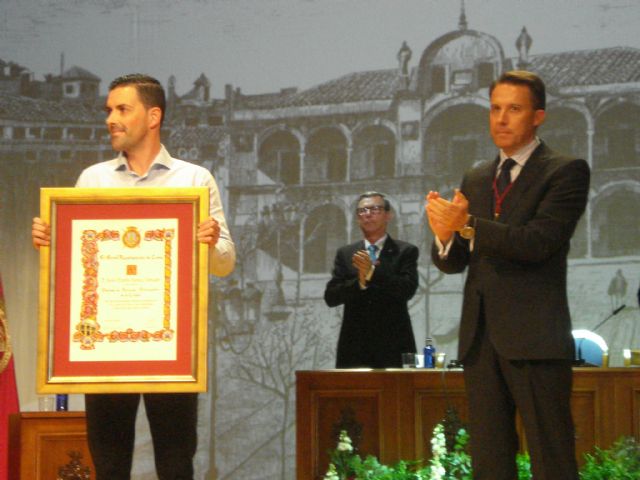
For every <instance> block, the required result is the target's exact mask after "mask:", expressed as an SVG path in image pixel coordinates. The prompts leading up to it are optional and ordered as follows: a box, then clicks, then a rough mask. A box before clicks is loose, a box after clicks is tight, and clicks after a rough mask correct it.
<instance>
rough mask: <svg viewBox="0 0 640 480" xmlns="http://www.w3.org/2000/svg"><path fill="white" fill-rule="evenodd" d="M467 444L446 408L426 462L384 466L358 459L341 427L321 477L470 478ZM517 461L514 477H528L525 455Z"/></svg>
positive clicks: (363, 479) (525, 479) (390, 479)
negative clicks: (430, 455)
mask: <svg viewBox="0 0 640 480" xmlns="http://www.w3.org/2000/svg"><path fill="white" fill-rule="evenodd" d="M468 445H469V434H468V433H467V431H466V429H465V428H464V427H463V426H462V424H461V422H460V421H459V419H458V418H457V414H456V413H455V412H453V413H452V412H447V416H446V417H445V419H444V421H443V422H442V423H439V424H437V425H436V426H435V428H434V429H433V436H432V438H431V452H432V457H431V459H430V460H429V461H428V463H426V464H424V462H422V461H404V460H403V461H400V462H398V463H397V464H395V465H392V466H387V465H382V464H380V462H379V461H378V459H377V458H375V457H374V456H372V455H369V456H367V457H366V458H365V459H364V460H362V458H361V457H360V456H359V455H358V454H357V453H356V452H355V449H354V447H353V443H352V441H351V439H350V438H349V436H348V434H347V432H346V431H344V430H342V431H341V432H340V435H339V438H338V445H337V447H336V449H335V450H334V451H332V452H331V453H330V464H329V468H328V470H327V473H326V474H325V476H324V480H472V479H473V471H472V468H471V456H470V455H469V453H468V451H467V448H468ZM517 461H518V480H529V479H531V473H530V466H529V457H528V456H527V455H519V456H518V459H517Z"/></svg>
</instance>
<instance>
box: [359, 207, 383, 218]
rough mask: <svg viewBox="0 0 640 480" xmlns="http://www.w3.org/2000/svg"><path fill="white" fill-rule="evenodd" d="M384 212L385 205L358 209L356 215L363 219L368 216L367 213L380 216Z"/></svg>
mask: <svg viewBox="0 0 640 480" xmlns="http://www.w3.org/2000/svg"><path fill="white" fill-rule="evenodd" d="M382 211H384V205H372V206H370V207H360V208H356V215H358V216H359V217H362V216H363V215H366V214H367V213H371V214H373V215H378V214H380V213H382Z"/></svg>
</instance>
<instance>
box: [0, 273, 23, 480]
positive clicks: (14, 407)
mask: <svg viewBox="0 0 640 480" xmlns="http://www.w3.org/2000/svg"><path fill="white" fill-rule="evenodd" d="M19 410H20V405H19V403H18V389H17V387H16V374H15V370H14V366H13V356H12V349H11V338H10V337H9V325H8V322H7V317H6V315H5V304H4V292H3V290H2V278H0V480H7V478H8V476H9V415H11V414H12V413H17V412H18V411H19Z"/></svg>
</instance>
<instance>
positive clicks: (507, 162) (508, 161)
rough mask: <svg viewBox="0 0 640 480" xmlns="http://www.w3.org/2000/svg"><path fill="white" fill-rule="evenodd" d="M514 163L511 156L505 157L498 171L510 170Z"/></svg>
mask: <svg viewBox="0 0 640 480" xmlns="http://www.w3.org/2000/svg"><path fill="white" fill-rule="evenodd" d="M515 164H516V161H515V160H514V159H513V158H506V159H505V161H504V162H503V163H502V167H500V171H502V172H511V169H512V168H513V166H514V165H515Z"/></svg>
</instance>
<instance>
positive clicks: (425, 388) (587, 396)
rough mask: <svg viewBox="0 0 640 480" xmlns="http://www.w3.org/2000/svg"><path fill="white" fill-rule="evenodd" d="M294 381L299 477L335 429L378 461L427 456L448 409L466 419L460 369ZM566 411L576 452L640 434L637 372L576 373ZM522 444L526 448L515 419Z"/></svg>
mask: <svg viewBox="0 0 640 480" xmlns="http://www.w3.org/2000/svg"><path fill="white" fill-rule="evenodd" d="M296 377H297V387H296V388H297V405H296V411H297V413H296V415H297V418H296V442H297V447H296V448H297V452H296V454H297V478H298V479H299V480H316V479H321V478H322V477H323V475H324V474H325V473H326V470H327V465H328V460H329V458H328V453H327V452H329V451H330V450H333V449H334V448H335V446H336V439H337V435H338V433H339V431H340V430H341V429H344V430H347V431H348V432H349V435H350V436H352V438H353V439H354V443H355V444H356V447H357V448H358V452H359V453H360V454H361V455H362V456H366V455H368V454H371V455H375V456H377V457H378V458H379V459H380V460H381V461H382V462H384V463H394V462H396V461H397V460H400V459H406V460H409V459H420V458H429V457H430V456H431V444H430V441H431V436H432V432H433V428H434V426H435V425H436V424H437V423H439V422H440V421H442V419H443V417H444V414H445V412H446V410H447V408H448V407H454V408H455V409H456V410H457V412H458V414H459V416H460V418H461V420H462V421H463V422H466V421H467V419H468V410H467V400H466V396H465V389H464V381H463V378H462V372H461V371H459V370H456V371H454V370H447V371H444V370H413V369H412V370H323V371H299V372H296ZM571 409H572V412H573V418H574V423H575V426H576V455H577V458H578V460H579V462H580V463H583V454H584V453H587V452H591V451H593V447H594V446H599V447H603V448H606V447H609V446H610V445H611V444H612V443H613V442H614V441H615V440H617V439H618V438H620V437H621V436H623V435H627V436H628V435H633V436H635V437H636V438H638V436H639V435H640V369H634V368H605V369H603V368H577V369H575V370H574V388H573V396H572V398H571ZM517 428H518V432H519V435H520V438H521V445H522V446H523V448H526V441H525V438H524V432H523V429H522V427H521V422H520V421H519V420H518V422H517Z"/></svg>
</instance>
